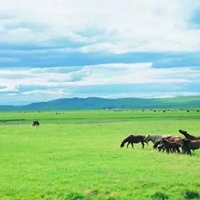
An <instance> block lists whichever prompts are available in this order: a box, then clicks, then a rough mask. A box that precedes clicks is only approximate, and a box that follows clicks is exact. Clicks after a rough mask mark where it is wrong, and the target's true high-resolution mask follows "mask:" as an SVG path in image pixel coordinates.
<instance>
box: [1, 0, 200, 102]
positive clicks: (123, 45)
mask: <svg viewBox="0 0 200 200" xmlns="http://www.w3.org/2000/svg"><path fill="white" fill-rule="evenodd" d="M0 5H1V6H0V105H4V104H12V105H21V104H28V103H32V102H39V101H48V100H52V99H57V98H71V97H84V98H85V97H94V96H96V97H104V98H121V97H142V98H157V97H175V96H188V95H200V37H199V36H200V1H199V0H184V1H183V0H177V1H174V0H168V1H164V0H163V1H156V0H149V1H146V0H140V1H137V0H123V1H122V0H119V1H116V0H101V1H99V0H84V1H83V0H73V1H72V0H43V1H41V0H34V1H33V0H18V1H17V3H16V1H15V0H6V1H4V0H0Z"/></svg>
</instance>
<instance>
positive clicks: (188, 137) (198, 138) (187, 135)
mask: <svg viewBox="0 0 200 200" xmlns="http://www.w3.org/2000/svg"><path fill="white" fill-rule="evenodd" d="M179 133H181V134H182V135H184V136H185V138H187V139H189V140H200V137H199V136H194V135H190V134H189V133H188V132H187V131H184V130H181V129H179Z"/></svg>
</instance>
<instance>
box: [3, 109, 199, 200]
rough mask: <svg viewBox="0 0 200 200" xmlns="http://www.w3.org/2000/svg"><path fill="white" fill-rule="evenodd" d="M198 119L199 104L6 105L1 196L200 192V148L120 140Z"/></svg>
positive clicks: (173, 197)
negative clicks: (125, 144) (171, 149)
mask: <svg viewBox="0 0 200 200" xmlns="http://www.w3.org/2000/svg"><path fill="white" fill-rule="evenodd" d="M32 120H39V121H40V123H41V126H40V127H32V126H31V122H32ZM199 121H200V112H197V111H196V110H195V109H194V110H190V111H187V110H166V111H165V112H163V110H156V111H154V110H144V111H142V110H127V111H121V110H116V111H113V110H108V111H54V112H53V111H52V112H2V113H1V115H0V152H1V155H0V174H1V176H0V199H5V200H15V199H18V200H23V199H24V200H37V199H58V200H82V199H83V200H86V199H88V200H93V199H94V200H96V199H98V200H99V199H102V200H104V199H105V200H106V199H109V200H118V199H119V200H120V199H123V200H126V199H130V200H146V199H147V200H149V199H150V200H151V199H152V200H153V199H155V200H156V199H158V200H161V199H162V200H165V199H170V200H188V199H200V150H197V151H195V152H193V153H192V156H188V155H182V154H180V155H178V154H166V153H160V152H157V151H156V150H153V149H152V144H151V143H150V144H149V146H145V148H144V149H141V144H136V145H135V148H134V149H132V148H131V147H130V148H128V149H127V148H122V149H121V148H120V143H121V141H122V140H123V139H124V138H125V137H126V136H128V135H129V134H143V135H146V134H173V135H179V136H180V134H179V133H178V129H183V130H187V131H188V132H189V133H191V134H193V135H200V123H199Z"/></svg>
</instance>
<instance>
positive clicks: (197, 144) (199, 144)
mask: <svg viewBox="0 0 200 200" xmlns="http://www.w3.org/2000/svg"><path fill="white" fill-rule="evenodd" d="M182 145H183V148H184V151H185V152H184V153H187V154H190V155H192V154H191V150H193V151H194V150H196V149H199V148H200V140H189V139H187V138H183V139H182Z"/></svg>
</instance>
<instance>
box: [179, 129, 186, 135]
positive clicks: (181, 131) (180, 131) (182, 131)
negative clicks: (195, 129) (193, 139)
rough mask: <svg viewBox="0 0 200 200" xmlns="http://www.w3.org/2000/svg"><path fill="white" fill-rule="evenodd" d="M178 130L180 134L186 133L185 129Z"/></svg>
mask: <svg viewBox="0 0 200 200" xmlns="http://www.w3.org/2000/svg"><path fill="white" fill-rule="evenodd" d="M178 131H179V133H181V134H182V135H186V134H188V132H187V131H184V130H181V129H179V130H178Z"/></svg>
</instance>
